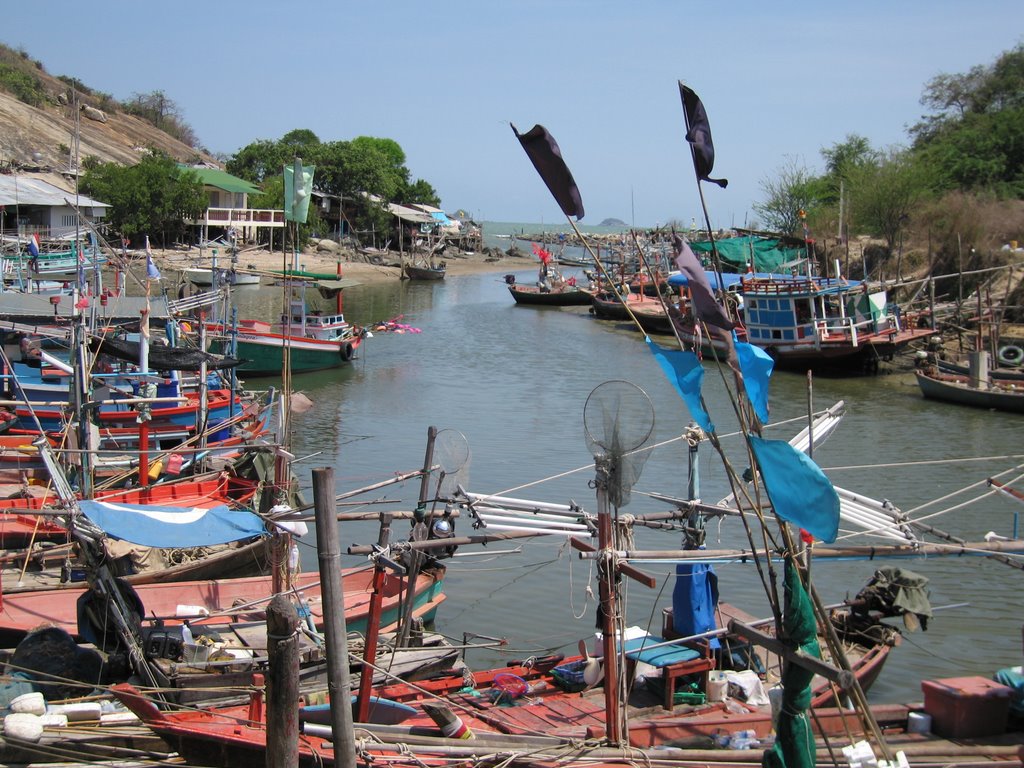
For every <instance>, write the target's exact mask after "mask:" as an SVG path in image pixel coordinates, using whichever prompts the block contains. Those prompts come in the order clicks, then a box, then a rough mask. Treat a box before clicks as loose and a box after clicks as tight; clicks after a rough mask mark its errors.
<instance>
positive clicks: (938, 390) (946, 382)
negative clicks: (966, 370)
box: [914, 368, 1024, 413]
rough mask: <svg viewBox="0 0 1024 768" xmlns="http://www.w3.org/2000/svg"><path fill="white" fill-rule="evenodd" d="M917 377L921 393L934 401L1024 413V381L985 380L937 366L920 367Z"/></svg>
mask: <svg viewBox="0 0 1024 768" xmlns="http://www.w3.org/2000/svg"><path fill="white" fill-rule="evenodd" d="M914 376H915V377H916V379H917V385H918V386H919V387H920V388H921V394H922V395H924V396H925V397H926V398H929V399H931V400H942V401H944V402H947V403H956V404H958V405H969V406H971V407H973V408H987V409H988V410H992V411H1008V412H1010V413H1024V382H1012V381H1006V380H1000V379H993V380H991V381H989V382H983V381H980V380H979V379H977V378H972V377H971V376H970V375H963V374H956V373H943V372H941V371H939V370H937V369H935V368H918V369H916V370H915V371H914Z"/></svg>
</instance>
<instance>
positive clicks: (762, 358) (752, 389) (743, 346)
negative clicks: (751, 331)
mask: <svg viewBox="0 0 1024 768" xmlns="http://www.w3.org/2000/svg"><path fill="white" fill-rule="evenodd" d="M733 346H734V347H735V349H736V358H737V360H738V362H739V366H740V371H741V372H742V374H743V389H744V391H746V393H747V399H748V400H750V404H751V405H752V406H753V408H754V413H755V414H757V418H758V419H760V421H761V423H762V424H767V423H768V379H769V378H770V377H771V375H772V371H773V370H774V368H775V361H774V360H772V356H771V355H769V354H768V353H767V352H765V351H764V350H763V349H761V348H760V347H756V346H754V345H753V344H749V343H747V342H745V341H735V339H734V345H733Z"/></svg>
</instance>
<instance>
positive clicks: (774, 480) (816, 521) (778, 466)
mask: <svg viewBox="0 0 1024 768" xmlns="http://www.w3.org/2000/svg"><path fill="white" fill-rule="evenodd" d="M749 439H750V447H751V449H752V450H753V452H754V458H756V459H757V465H758V467H759V468H760V470H761V478H762V479H763V480H764V485H765V489H766V490H767V493H768V498H769V499H771V502H772V507H773V508H774V510H775V512H776V513H777V514H778V516H779V517H781V518H782V519H783V520H786V521H787V522H790V523H793V524H794V525H798V526H800V527H801V528H804V529H806V530H807V531H808V532H810V533H812V534H814V536H815V538H818V539H820V540H821V541H824V542H826V543H829V544H831V543H832V542H833V541H835V540H836V536H838V535H839V495H838V494H837V493H836V489H835V488H833V487H832V482H831V481H830V480H829V479H828V478H827V477H825V473H824V472H822V471H821V467H819V466H818V465H817V464H815V463H814V461H813V460H812V459H811V458H810V457H809V456H807V455H806V454H804V453H802V452H801V451H798V450H797V449H796V448H794V447H793V446H791V445H790V444H789V443H787V442H786V441H785V440H765V439H764V438H761V437H757V436H756V435H751V436H750V438H749Z"/></svg>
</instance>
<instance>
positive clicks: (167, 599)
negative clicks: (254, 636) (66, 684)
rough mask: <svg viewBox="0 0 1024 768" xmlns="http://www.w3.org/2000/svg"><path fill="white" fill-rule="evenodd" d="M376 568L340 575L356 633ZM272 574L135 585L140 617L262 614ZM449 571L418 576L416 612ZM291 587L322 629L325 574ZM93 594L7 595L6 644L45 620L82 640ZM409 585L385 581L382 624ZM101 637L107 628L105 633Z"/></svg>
mask: <svg viewBox="0 0 1024 768" xmlns="http://www.w3.org/2000/svg"><path fill="white" fill-rule="evenodd" d="M373 575H374V574H373V571H372V569H367V568H352V569H346V570H345V571H344V575H343V577H342V581H343V583H344V590H345V606H344V607H345V617H346V621H347V625H348V629H349V631H350V632H360V633H365V632H366V631H367V616H368V609H369V605H370V596H371V594H372V593H373ZM272 581H273V579H272V577H271V576H248V577H244V578H235V579H208V580H202V581H191V582H189V581H179V582H168V583H160V582H155V583H144V584H134V585H133V587H132V588H133V589H134V591H135V594H136V595H137V596H138V599H139V600H140V601H141V606H142V610H140V611H139V616H140V617H145V618H146V620H147V621H149V620H155V619H159V620H160V621H162V622H163V624H164V625H165V626H177V625H180V624H181V623H182V622H183V621H185V620H188V621H189V622H190V624H192V625H193V626H194V627H196V628H198V627H202V626H203V625H206V624H209V625H210V626H216V625H217V624H218V623H223V622H226V621H229V620H231V619H232V618H235V619H243V620H244V619H248V620H254V619H256V618H260V619H262V617H263V612H264V609H265V606H266V603H267V602H269V600H270V597H271V596H272V595H273V590H272V588H271V585H272ZM443 584H444V572H443V569H442V570H424V571H423V572H422V573H421V574H420V575H419V577H418V578H417V580H416V583H415V586H414V588H413V590H412V592H413V605H414V610H415V612H416V615H417V616H418V617H420V618H422V619H423V620H424V621H429V620H430V619H431V618H432V617H433V615H434V613H435V612H436V610H437V608H438V606H440V604H441V603H442V602H443V601H444V598H445V595H444V592H443ZM293 586H294V589H295V591H297V592H299V593H301V594H302V596H303V599H304V602H305V604H306V606H307V608H308V610H309V612H310V617H311V620H312V622H313V623H314V625H315V626H316V627H318V628H319V627H322V626H323V612H324V608H323V604H322V598H321V593H320V576H319V574H317V573H301V574H298V575H297V576H296V577H295V579H294V581H293ZM87 593H88V587H87V586H86V585H84V584H83V583H81V582H77V583H68V584H65V585H63V586H62V587H60V588H57V589H52V590H34V591H29V592H19V593H13V594H4V596H3V604H2V606H0V635H2V636H3V637H4V638H6V639H7V640H8V641H10V640H11V639H16V638H20V637H22V636H24V635H25V634H27V633H28V632H30V631H32V630H33V629H35V628H37V627H39V626H41V625H44V624H45V625H49V626H55V627H59V628H60V629H63V630H64V631H66V632H67V633H69V634H70V635H72V636H73V637H76V638H81V637H82V634H81V632H82V629H83V628H81V627H80V626H79V625H80V616H79V611H80V609H79V607H78V605H79V601H80V598H82V599H84V596H85V595H86V594H87ZM406 593H407V588H406V582H405V580H404V579H403V578H399V577H397V576H388V577H387V578H386V579H385V581H384V585H383V596H384V603H383V609H382V613H381V625H382V626H384V627H385V628H391V629H393V628H394V626H395V625H396V624H397V622H398V617H399V610H400V607H401V604H402V602H403V601H404V600H405V599H406V597H407V595H406ZM100 634H102V633H100Z"/></svg>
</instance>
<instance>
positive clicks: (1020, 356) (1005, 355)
mask: <svg viewBox="0 0 1024 768" xmlns="http://www.w3.org/2000/svg"><path fill="white" fill-rule="evenodd" d="M998 360H999V362H1000V363H1002V364H1003V365H1020V364H1021V363H1022V362H1024V349H1021V348H1020V347H1018V346H1016V345H1014V344H1008V345H1007V346H1005V347H1000V348H999V355H998Z"/></svg>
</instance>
